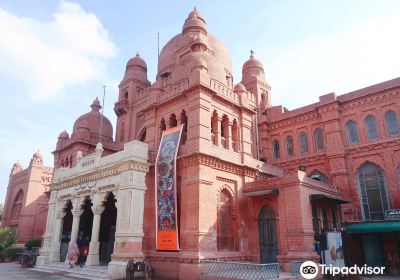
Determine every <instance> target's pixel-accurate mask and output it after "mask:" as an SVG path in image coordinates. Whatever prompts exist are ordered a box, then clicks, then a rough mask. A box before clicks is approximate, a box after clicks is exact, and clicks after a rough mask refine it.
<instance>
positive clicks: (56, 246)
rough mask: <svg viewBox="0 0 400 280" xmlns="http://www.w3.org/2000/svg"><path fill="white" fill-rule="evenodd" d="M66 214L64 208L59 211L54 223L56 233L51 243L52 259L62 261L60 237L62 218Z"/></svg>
mask: <svg viewBox="0 0 400 280" xmlns="http://www.w3.org/2000/svg"><path fill="white" fill-rule="evenodd" d="M64 216H65V212H64V209H63V208H62V209H60V210H58V211H57V218H56V222H55V225H54V235H53V240H52V243H51V251H50V261H55V262H59V261H60V245H61V243H60V237H61V230H62V219H63V218H64Z"/></svg>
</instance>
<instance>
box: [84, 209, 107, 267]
mask: <svg viewBox="0 0 400 280" xmlns="http://www.w3.org/2000/svg"><path fill="white" fill-rule="evenodd" d="M92 211H93V227H92V237H91V240H90V245H89V255H88V257H87V261H86V265H100V261H99V246H100V242H99V232H100V222H101V213H103V211H104V206H99V205H98V206H92Z"/></svg>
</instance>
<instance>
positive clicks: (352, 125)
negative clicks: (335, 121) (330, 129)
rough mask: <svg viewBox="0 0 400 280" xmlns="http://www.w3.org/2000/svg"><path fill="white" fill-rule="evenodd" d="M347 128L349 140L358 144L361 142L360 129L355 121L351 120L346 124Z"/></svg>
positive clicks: (350, 142)
mask: <svg viewBox="0 0 400 280" xmlns="http://www.w3.org/2000/svg"><path fill="white" fill-rule="evenodd" d="M346 129H347V139H348V140H349V144H357V143H359V142H360V141H359V138H358V129H357V124H356V122H355V121H349V122H347V124H346Z"/></svg>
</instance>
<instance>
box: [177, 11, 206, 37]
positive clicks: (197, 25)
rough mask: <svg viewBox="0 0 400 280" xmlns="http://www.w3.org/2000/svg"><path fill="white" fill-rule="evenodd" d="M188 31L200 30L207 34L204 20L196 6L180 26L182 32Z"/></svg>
mask: <svg viewBox="0 0 400 280" xmlns="http://www.w3.org/2000/svg"><path fill="white" fill-rule="evenodd" d="M189 31H200V32H202V33H204V34H207V26H206V21H205V20H204V18H203V16H202V15H201V13H200V12H199V11H197V9H196V7H195V8H194V10H193V11H192V12H190V13H189V15H188V17H187V19H186V20H185V23H184V24H183V27H182V34H185V33H187V32H189Z"/></svg>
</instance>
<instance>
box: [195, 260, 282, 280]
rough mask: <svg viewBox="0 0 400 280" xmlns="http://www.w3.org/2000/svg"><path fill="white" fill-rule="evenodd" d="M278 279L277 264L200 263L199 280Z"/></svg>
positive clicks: (205, 261) (209, 261)
mask: <svg viewBox="0 0 400 280" xmlns="http://www.w3.org/2000/svg"><path fill="white" fill-rule="evenodd" d="M276 278H279V264H278V263H268V264H255V263H239V262H220V261H211V260H202V261H201V275H200V279H201V280H211V279H212V280H222V279H230V280H233V279H235V280H236V279H237V280H239V279H243V280H244V279H246V280H265V279H276Z"/></svg>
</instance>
